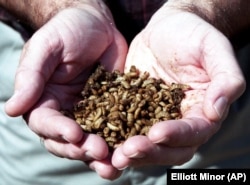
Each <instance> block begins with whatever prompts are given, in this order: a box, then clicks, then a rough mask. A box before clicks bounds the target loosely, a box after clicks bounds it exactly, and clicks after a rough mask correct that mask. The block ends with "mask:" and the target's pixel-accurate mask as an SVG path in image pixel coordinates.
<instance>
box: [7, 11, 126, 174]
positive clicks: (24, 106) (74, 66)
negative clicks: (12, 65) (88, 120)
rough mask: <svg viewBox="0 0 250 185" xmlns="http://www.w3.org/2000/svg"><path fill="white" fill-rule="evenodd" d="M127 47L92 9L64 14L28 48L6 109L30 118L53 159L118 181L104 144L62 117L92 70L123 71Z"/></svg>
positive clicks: (114, 30) (10, 113) (13, 114)
mask: <svg viewBox="0 0 250 185" xmlns="http://www.w3.org/2000/svg"><path fill="white" fill-rule="evenodd" d="M126 54H127V44H126V42H125V40H124V38H123V37H122V35H121V34H120V33H119V32H118V31H117V29H116V28H115V26H114V25H113V23H112V18H107V17H105V16H103V14H102V13H101V12H100V11H97V10H95V9H94V8H91V7H86V8H70V9H65V10H63V11H61V12H60V13H58V14H57V15H56V16H55V17H53V18H52V19H51V20H50V21H48V22H47V23H46V24H45V25H44V26H43V27H41V28H40V29H39V30H38V31H37V32H36V33H35V34H34V35H33V36H32V38H31V39H30V40H29V41H28V42H27V43H26V45H25V47H24V50H23V53H22V56H21V61H20V65H19V66H18V69H17V73H16V79H15V93H14V95H13V96H12V98H11V99H10V100H9V101H8V102H7V104H6V107H5V109H6V112H7V114H8V115H10V116H19V115H25V118H26V121H27V123H28V126H29V127H30V128H31V129H32V130H33V131H34V132H35V133H36V134H38V135H39V136H40V137H43V138H44V145H45V147H46V148H47V150H48V151H50V152H51V153H53V154H55V155H57V156H60V157H65V158H70V159H76V160H82V161H85V162H87V163H88V164H89V166H90V167H91V168H92V169H94V170H95V171H96V172H97V173H98V174H99V175H100V176H102V177H103V178H108V179H114V178H117V177H118V176H119V175H120V174H121V172H119V171H118V170H117V169H115V168H114V167H113V166H112V165H111V162H109V160H110V159H109V157H108V146H107V144H106V143H105V141H104V140H103V139H102V138H100V137H99V136H96V135H94V134H85V133H83V131H82V129H81V127H80V126H79V125H77V124H76V123H75V121H74V120H71V119H69V118H67V117H65V116H64V115H62V114H61V113H60V110H65V109H70V108H72V106H73V102H75V101H77V99H76V97H77V96H78V95H79V93H80V91H81V90H82V88H83V85H84V83H85V81H86V79H87V77H88V76H89V74H90V69H91V68H92V66H93V65H94V64H95V63H96V62H97V61H99V62H100V63H101V64H102V65H104V66H105V67H106V68H107V69H108V70H113V69H119V70H121V71H122V70H123V67H124V62H125V57H126Z"/></svg>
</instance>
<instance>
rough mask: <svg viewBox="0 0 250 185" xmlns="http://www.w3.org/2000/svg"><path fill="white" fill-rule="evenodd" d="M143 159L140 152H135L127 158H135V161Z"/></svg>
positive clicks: (143, 155) (142, 154)
mask: <svg viewBox="0 0 250 185" xmlns="http://www.w3.org/2000/svg"><path fill="white" fill-rule="evenodd" d="M143 157H145V154H144V153H142V152H136V153H134V154H132V155H129V158H135V159H140V158H143Z"/></svg>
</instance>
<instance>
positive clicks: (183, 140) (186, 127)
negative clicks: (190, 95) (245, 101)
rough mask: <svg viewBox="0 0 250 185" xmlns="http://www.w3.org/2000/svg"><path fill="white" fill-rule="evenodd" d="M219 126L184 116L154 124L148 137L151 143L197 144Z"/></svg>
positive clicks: (178, 145) (174, 145)
mask: <svg viewBox="0 0 250 185" xmlns="http://www.w3.org/2000/svg"><path fill="white" fill-rule="evenodd" d="M219 127H220V124H218V123H211V122H208V121H205V120H203V119H201V118H185V119H181V120H170V121H165V122H159V123H157V124H155V125H154V126H153V127H152V128H151V129H150V131H149V134H148V138H149V140H150V141H151V142H153V143H158V144H164V145H167V146H170V147H190V146H199V145H201V144H203V143H205V142H206V141H207V140H208V139H209V138H210V137H211V136H212V135H213V134H214V133H215V132H216V131H217V130H218V129H219Z"/></svg>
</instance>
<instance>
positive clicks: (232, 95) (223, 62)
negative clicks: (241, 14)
mask: <svg viewBox="0 0 250 185" xmlns="http://www.w3.org/2000/svg"><path fill="white" fill-rule="evenodd" d="M211 37H212V38H211ZM214 37H215V36H214ZM219 39H220V40H219ZM214 40H218V42H219V43H220V44H213V43H210V42H214ZM211 46H213V48H210V47H211ZM204 47H205V48H204V51H206V52H204V59H203V62H204V63H203V65H204V68H205V69H206V71H207V72H208V75H209V77H210V79H211V83H210V84H209V86H208V89H207V91H206V95H205V100H204V112H205V114H206V115H207V117H208V118H209V119H210V120H213V121H219V120H221V119H222V118H224V117H225V114H226V113H227V110H228V108H229V106H230V104H231V103H232V102H233V101H235V100H236V99H237V98H238V97H239V96H241V94H242V93H243V92H244V90H245V86H246V84H245V80H244V77H243V74H242V72H241V70H240V67H239V65H238V63H237V61H236V59H235V56H234V55H233V53H234V52H233V50H232V48H231V45H230V43H229V41H228V40H227V39H225V38H224V37H223V36H221V37H220V38H217V37H215V38H213V35H212V36H210V37H208V38H207V39H206V40H205V44H204Z"/></svg>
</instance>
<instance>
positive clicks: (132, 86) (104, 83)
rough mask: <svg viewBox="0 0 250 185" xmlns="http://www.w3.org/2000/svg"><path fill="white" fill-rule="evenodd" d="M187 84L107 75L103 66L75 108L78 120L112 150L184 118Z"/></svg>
mask: <svg viewBox="0 0 250 185" xmlns="http://www.w3.org/2000/svg"><path fill="white" fill-rule="evenodd" d="M187 89H189V87H188V86H187V85H183V84H176V83H172V84H171V85H169V86H168V85H166V84H165V83H164V81H163V80H161V79H155V78H152V77H150V76H149V73H148V72H144V73H142V74H140V72H139V71H138V70H137V69H136V67H135V66H131V68H130V71H129V72H127V73H121V72H119V71H118V70H115V71H113V72H107V71H106V70H105V69H104V67H103V66H101V65H99V66H98V67H97V68H96V70H95V72H94V73H93V74H92V75H91V76H90V77H89V79H88V80H87V82H86V84H85V86H84V89H83V91H82V92H81V96H82V99H81V100H80V101H79V102H77V103H76V104H75V105H74V110H73V114H74V118H75V120H76V122H77V123H78V124H79V125H80V126H81V127H82V129H83V130H84V131H85V132H89V133H94V134H97V135H99V136H101V137H102V138H104V139H105V141H106V142H107V144H108V146H109V147H110V148H111V149H112V148H115V147H117V146H118V145H119V144H121V143H122V142H124V141H125V140H126V139H127V138H129V137H131V136H134V135H147V133H148V132H149V129H150V127H152V125H153V124H155V123H157V122H160V121H164V120H171V119H180V118H181V116H182V115H181V111H180V104H181V101H182V99H183V98H184V97H185V94H184V91H185V90H187Z"/></svg>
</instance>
